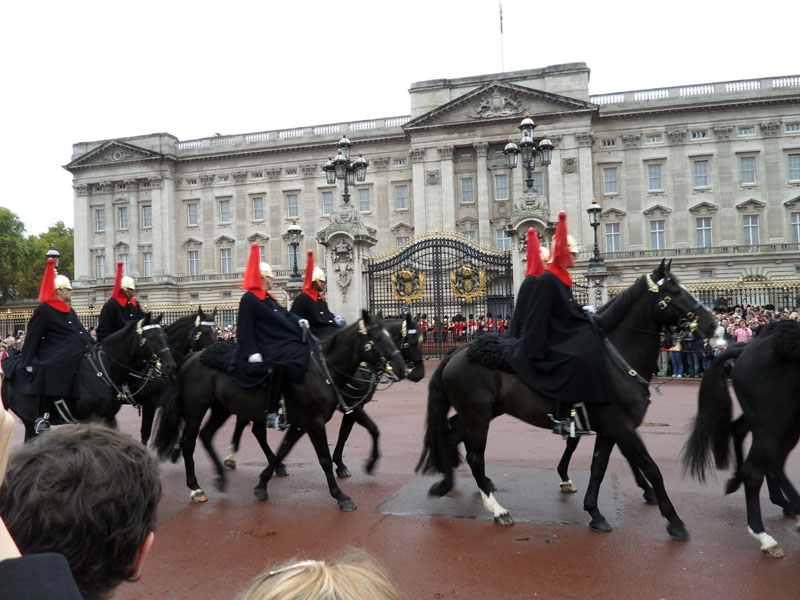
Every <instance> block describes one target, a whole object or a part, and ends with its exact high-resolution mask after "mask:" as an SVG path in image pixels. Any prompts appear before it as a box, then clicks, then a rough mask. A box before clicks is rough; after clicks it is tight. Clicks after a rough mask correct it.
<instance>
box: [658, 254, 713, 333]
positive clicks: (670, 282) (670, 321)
mask: <svg viewBox="0 0 800 600" xmlns="http://www.w3.org/2000/svg"><path fill="white" fill-rule="evenodd" d="M671 268H672V261H671V260H670V261H669V262H666V260H662V261H661V264H660V265H659V266H658V267H657V268H656V269H655V270H654V271H653V272H652V273H651V274H650V275H648V280H647V283H648V286H649V288H650V291H651V292H653V293H655V294H657V296H658V302H657V309H656V320H657V321H658V322H659V323H661V324H662V325H677V324H678V323H679V322H680V321H681V320H683V319H686V320H688V321H689V322H692V321H696V322H697V330H698V331H699V332H700V333H701V334H702V336H703V337H711V336H712V335H713V333H714V330H715V329H716V327H717V320H716V319H715V318H714V315H712V314H711V311H710V310H708V308H706V307H705V306H704V305H703V303H702V302H700V301H699V300H698V299H697V298H696V297H695V295H694V294H692V292H690V291H689V290H688V289H687V288H686V287H684V286H683V285H682V284H681V282H680V280H679V279H678V277H677V276H676V275H673V273H672V271H671Z"/></svg>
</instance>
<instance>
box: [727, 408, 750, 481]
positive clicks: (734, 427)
mask: <svg viewBox="0 0 800 600" xmlns="http://www.w3.org/2000/svg"><path fill="white" fill-rule="evenodd" d="M749 432H750V427H749V426H748V425H747V423H746V422H745V420H744V415H740V416H739V417H738V418H737V419H734V420H733V421H731V441H732V443H733V454H734V456H735V458H736V462H735V463H734V469H733V475H732V476H731V477H730V479H728V481H727V483H726V484H725V493H726V494H732V493H733V492H735V491H736V490H738V489H739V486H740V485H741V484H742V475H741V468H742V463H744V451H743V450H742V447H743V445H744V438H745V437H746V436H747V434H748V433H749Z"/></svg>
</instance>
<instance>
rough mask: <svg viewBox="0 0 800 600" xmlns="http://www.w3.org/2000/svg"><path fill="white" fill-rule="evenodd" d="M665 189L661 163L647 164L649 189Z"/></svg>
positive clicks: (654, 190) (653, 190)
mask: <svg viewBox="0 0 800 600" xmlns="http://www.w3.org/2000/svg"><path fill="white" fill-rule="evenodd" d="M663 189H664V186H663V185H662V183H661V165H660V164H657V165H647V191H649V192H660V191H662V190H663Z"/></svg>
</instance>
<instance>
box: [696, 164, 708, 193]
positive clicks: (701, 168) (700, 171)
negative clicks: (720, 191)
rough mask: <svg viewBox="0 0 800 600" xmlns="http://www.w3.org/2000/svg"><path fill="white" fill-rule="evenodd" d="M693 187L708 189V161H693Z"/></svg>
mask: <svg viewBox="0 0 800 600" xmlns="http://www.w3.org/2000/svg"><path fill="white" fill-rule="evenodd" d="M694 187H696V188H706V187H708V161H707V160H696V161H694Z"/></svg>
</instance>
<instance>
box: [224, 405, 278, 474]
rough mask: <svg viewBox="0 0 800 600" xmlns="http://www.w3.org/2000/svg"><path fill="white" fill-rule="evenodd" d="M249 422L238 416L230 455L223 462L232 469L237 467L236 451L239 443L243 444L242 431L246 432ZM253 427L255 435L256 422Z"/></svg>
mask: <svg viewBox="0 0 800 600" xmlns="http://www.w3.org/2000/svg"><path fill="white" fill-rule="evenodd" d="M247 423H248V421H247V419H245V418H244V417H238V416H237V417H236V427H234V429H233V438H232V439H231V445H230V448H229V450H230V452H229V454H228V456H226V457H225V460H224V462H223V464H224V465H225V466H226V467H228V468H230V469H235V468H236V453H237V452H238V451H239V444H241V442H242V433H244V429H245V427H247ZM253 427H254V429H253V435H256V432H255V423H254V424H253ZM265 438H266V435H265ZM256 439H258V436H256ZM259 443H260V442H259ZM270 452H272V450H270Z"/></svg>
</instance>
